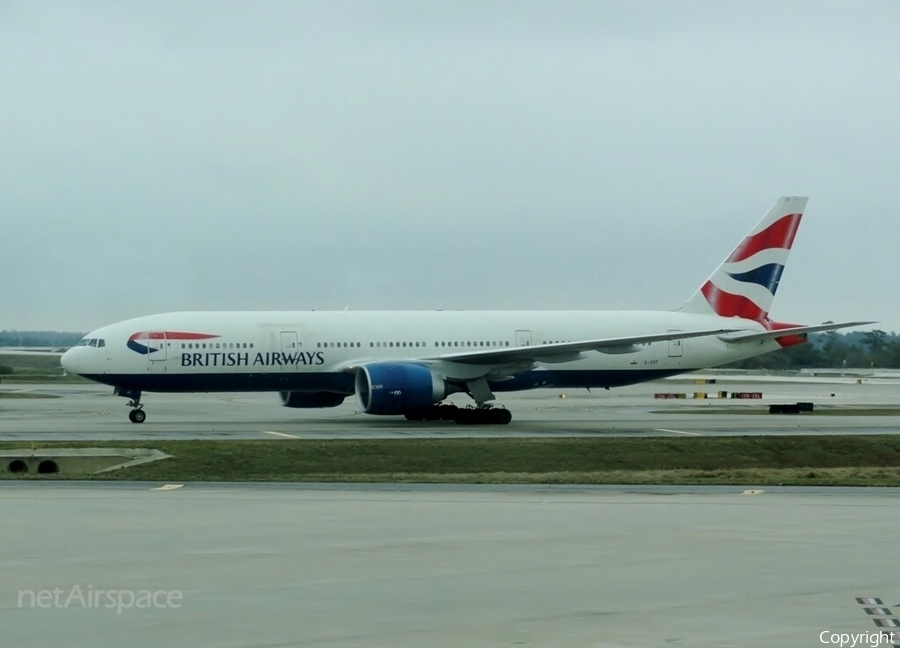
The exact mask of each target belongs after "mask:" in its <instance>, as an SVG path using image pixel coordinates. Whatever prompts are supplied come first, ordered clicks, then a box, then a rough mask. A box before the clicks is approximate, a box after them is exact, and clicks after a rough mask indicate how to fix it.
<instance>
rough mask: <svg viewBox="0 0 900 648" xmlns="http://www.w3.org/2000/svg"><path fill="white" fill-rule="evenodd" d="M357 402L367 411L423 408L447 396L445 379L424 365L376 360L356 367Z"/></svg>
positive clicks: (389, 413) (377, 411)
mask: <svg viewBox="0 0 900 648" xmlns="http://www.w3.org/2000/svg"><path fill="white" fill-rule="evenodd" d="M355 385H356V403H357V404H358V405H359V409H360V410H361V411H362V412H365V413H366V414H384V415H391V414H404V413H406V412H414V411H417V410H423V409H425V408H427V407H429V406H431V405H433V404H434V403H437V402H440V401H442V400H444V398H445V397H446V396H447V391H448V390H447V384H446V383H445V382H444V379H443V378H441V377H440V376H438V375H436V374H434V373H433V372H432V371H431V370H429V369H427V368H426V367H423V366H421V365H415V364H404V363H387V362H385V363H380V362H379V363H374V364H369V365H363V366H361V367H359V368H358V369H357V370H356V381H355Z"/></svg>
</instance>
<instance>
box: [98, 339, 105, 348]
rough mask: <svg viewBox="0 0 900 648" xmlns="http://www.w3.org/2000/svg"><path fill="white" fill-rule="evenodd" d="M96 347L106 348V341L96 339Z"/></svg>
mask: <svg viewBox="0 0 900 648" xmlns="http://www.w3.org/2000/svg"><path fill="white" fill-rule="evenodd" d="M97 346H98V347H105V346H106V340H104V339H103V338H100V339H98V340H97Z"/></svg>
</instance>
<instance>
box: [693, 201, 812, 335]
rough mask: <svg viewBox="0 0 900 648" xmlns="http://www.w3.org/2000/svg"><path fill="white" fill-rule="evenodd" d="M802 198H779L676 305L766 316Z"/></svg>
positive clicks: (728, 314) (723, 313)
mask: <svg viewBox="0 0 900 648" xmlns="http://www.w3.org/2000/svg"><path fill="white" fill-rule="evenodd" d="M806 200H807V199H806V198H805V197H788V196H786V197H783V198H780V199H779V200H778V202H777V203H775V206H774V207H773V208H772V209H771V210H770V211H769V213H768V214H766V216H765V218H763V219H762V220H761V221H760V222H759V223H758V224H757V225H756V227H754V228H753V229H752V230H751V231H750V233H749V234H748V235H747V236H746V237H745V238H744V240H743V241H741V243H740V244H739V245H738V246H737V247H736V248H735V249H734V251H733V252H732V253H731V254H730V255H729V256H728V258H727V259H725V261H723V262H722V264H721V265H720V266H719V267H718V268H716V271H715V272H713V273H712V275H711V276H710V278H709V279H707V281H706V283H704V284H703V285H702V286H701V287H700V289H699V290H697V292H695V293H694V295H693V296H692V297H691V298H690V299H689V300H688V301H687V303H686V304H685V305H684V306H682V307H681V308H679V309H678V310H680V311H683V312H687V313H703V314H713V313H714V314H716V315H720V316H722V317H743V318H746V319H755V320H762V319H765V318H767V317H768V315H769V310H770V309H771V308H772V300H774V299H775V291H776V290H778V282H779V281H780V280H781V273H782V272H783V271H784V266H785V263H787V257H788V253H789V252H790V250H791V245H793V243H794V236H795V235H796V234H797V228H799V227H800V219H801V218H802V217H803V209H804V208H805V207H806Z"/></svg>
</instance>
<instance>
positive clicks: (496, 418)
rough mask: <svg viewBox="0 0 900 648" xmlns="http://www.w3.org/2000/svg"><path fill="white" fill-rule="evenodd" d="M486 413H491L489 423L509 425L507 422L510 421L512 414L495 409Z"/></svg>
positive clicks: (505, 410)
mask: <svg viewBox="0 0 900 648" xmlns="http://www.w3.org/2000/svg"><path fill="white" fill-rule="evenodd" d="M488 411H489V412H490V413H491V423H494V424H496V425H509V422H510V421H512V412H510V411H509V410H508V409H503V408H496V409H491V410H488Z"/></svg>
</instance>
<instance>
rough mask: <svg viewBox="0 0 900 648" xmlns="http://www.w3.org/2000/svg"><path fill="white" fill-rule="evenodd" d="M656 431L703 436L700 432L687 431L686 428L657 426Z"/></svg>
mask: <svg viewBox="0 0 900 648" xmlns="http://www.w3.org/2000/svg"><path fill="white" fill-rule="evenodd" d="M653 431H654V432H671V433H672V434H686V435H688V436H703V435H702V434H700V433H699V432H686V431H685V430H670V429H668V428H655V429H654V430H653Z"/></svg>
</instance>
